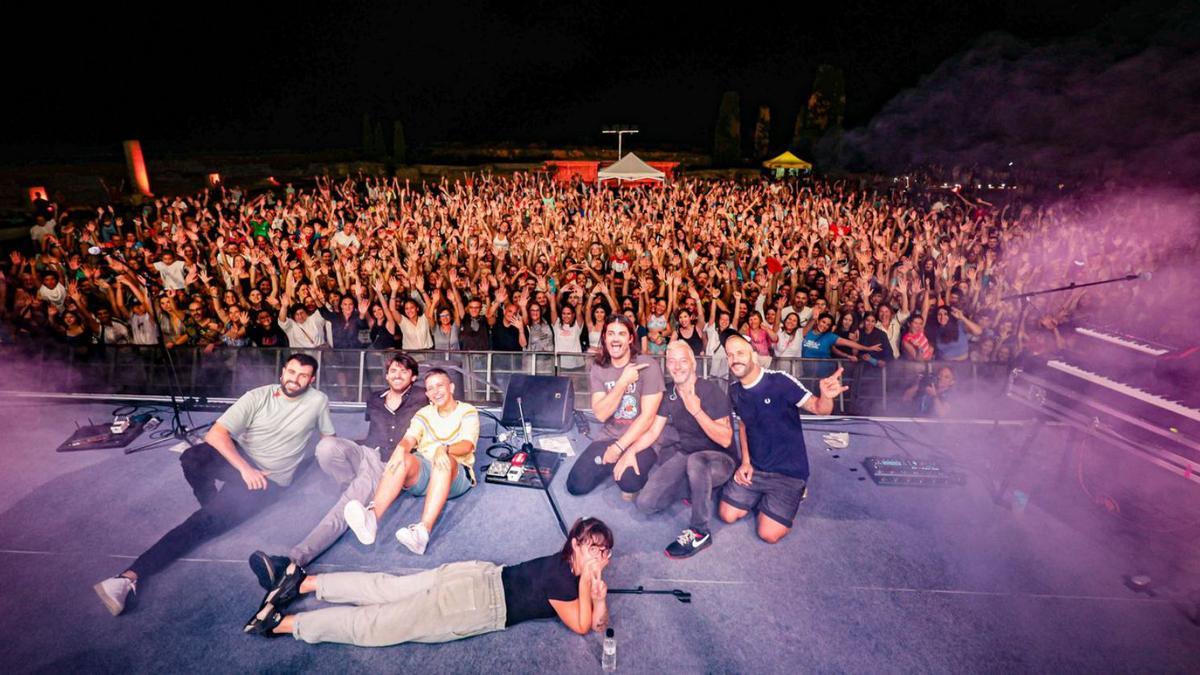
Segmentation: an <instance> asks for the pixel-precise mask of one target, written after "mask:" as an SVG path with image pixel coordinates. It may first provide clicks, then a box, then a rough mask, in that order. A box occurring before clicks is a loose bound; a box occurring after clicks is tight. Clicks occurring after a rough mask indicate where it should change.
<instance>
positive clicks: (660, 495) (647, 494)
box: [629, 340, 738, 558]
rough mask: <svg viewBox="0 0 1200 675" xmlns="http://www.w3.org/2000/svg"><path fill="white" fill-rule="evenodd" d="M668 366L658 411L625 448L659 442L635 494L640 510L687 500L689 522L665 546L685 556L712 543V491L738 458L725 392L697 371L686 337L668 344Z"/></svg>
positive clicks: (651, 510) (677, 555) (659, 508)
mask: <svg viewBox="0 0 1200 675" xmlns="http://www.w3.org/2000/svg"><path fill="white" fill-rule="evenodd" d="M667 372H668V373H670V374H671V380H672V384H671V386H670V387H669V388H668V389H667V391H666V397H665V398H664V399H663V402H662V405H660V406H659V408H658V416H657V418H655V420H654V424H653V425H652V426H651V427H650V431H648V432H647V433H645V434H643V435H642V437H641V438H639V439H638V440H637V441H635V442H634V444H633V446H632V447H631V448H630V449H629V451H630V452H642V451H643V450H644V449H646V448H649V447H650V445H651V444H654V443H657V444H658V446H659V449H658V464H657V465H655V467H654V471H653V472H652V473H651V474H650V478H649V480H647V481H646V486H645V487H643V488H642V491H641V492H640V493H639V494H638V496H637V507H638V510H640V511H642V512H643V513H657V512H659V511H662V510H663V509H665V508H667V507H668V506H670V505H671V504H673V503H675V502H676V501H679V500H680V499H682V498H684V497H686V498H688V499H690V500H691V519H690V520H689V521H688V527H687V528H685V529H684V530H683V532H682V533H681V534H680V535H679V537H678V538H676V539H675V541H673V542H671V544H670V545H669V546H667V555H668V556H670V557H672V558H687V557H689V556H692V555H694V554H696V553H699V552H700V551H701V550H703V549H705V548H707V547H709V546H711V545H712V530H711V529H710V528H709V524H708V523H709V517H710V516H711V514H712V496H713V491H714V490H717V489H720V487H721V486H722V485H724V484H725V483H726V482H727V481H728V480H729V478H730V477H731V476H732V475H733V470H734V468H736V467H737V463H738V460H737V458H736V455H735V452H736V451H735V450H733V448H732V445H733V427H732V426H731V425H730V423H729V414H730V410H729V397H728V396H726V395H725V392H723V391H721V388H720V387H718V386H717V385H716V384H715V383H713V382H711V381H709V380H702V379H698V378H697V377H696V355H695V352H694V351H692V348H691V346H690V345H688V343H686V342H683V341H682V340H676V341H674V342H672V343H671V344H669V345H667ZM664 432H666V433H664ZM647 451H649V450H647Z"/></svg>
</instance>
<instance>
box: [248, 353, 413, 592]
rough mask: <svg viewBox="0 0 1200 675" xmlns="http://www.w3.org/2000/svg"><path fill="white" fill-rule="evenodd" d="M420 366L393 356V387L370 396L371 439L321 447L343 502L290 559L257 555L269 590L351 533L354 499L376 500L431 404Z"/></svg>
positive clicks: (253, 559) (258, 572)
mask: <svg viewBox="0 0 1200 675" xmlns="http://www.w3.org/2000/svg"><path fill="white" fill-rule="evenodd" d="M417 371H418V366H417V362H416V360H415V359H413V357H411V356H409V355H408V354H405V353H403V352H400V353H397V354H395V355H394V356H392V358H391V360H390V361H389V362H388V366H387V372H386V373H385V376H384V377H385V378H386V380H387V389H384V390H383V391H376V392H372V393H371V394H370V395H369V396H368V397H367V421H368V423H369V426H368V429H367V437H366V439H365V440H363V442H362V443H357V442H355V441H352V440H349V439H346V438H340V437H337V436H331V437H329V438H322V439H321V441H320V442H319V443H317V464H318V465H320V467H321V470H322V471H324V472H325V473H326V474H328V475H329V477H330V478H333V479H334V480H335V481H337V484H338V487H339V488H340V489H341V490H342V494H341V497H340V498H339V499H338V501H337V503H336V504H334V505H333V507H332V508H330V509H329V512H328V513H326V514H325V517H324V518H322V519H321V522H320V523H319V524H317V526H316V527H315V528H313V530H312V532H310V533H309V534H308V536H307V537H305V538H304V540H303V541H301V542H300V543H299V544H296V545H295V546H293V547H292V550H291V551H290V552H289V553H288V555H287V556H277V555H267V554H266V553H264V552H262V551H255V552H254V553H253V554H252V555H251V556H250V569H251V570H253V571H254V575H255V576H256V577H257V578H258V583H259V584H261V585H262V586H263V588H265V589H267V590H270V589H271V587H273V586H274V585H275V584H276V583H277V582H278V581H279V578H280V576H281V575H282V574H283V573H284V570H285V569H286V568H287V566H288V563H291V562H295V563H296V564H297V565H298V566H299V567H300V568H301V569H303V568H304V567H305V566H307V565H308V564H309V563H310V562H312V561H313V560H314V559H315V558H316V557H317V556H319V555H321V553H322V552H324V551H325V549H327V548H329V547H330V546H332V545H333V543H334V542H335V541H337V540H338V539H339V538H340V537H341V536H342V533H344V532H345V531H346V518H345V508H346V504H348V503H349V502H350V501H351V500H359V501H362V500H366V499H370V497H371V495H373V494H375V488H377V487H378V486H379V479H380V478H381V477H382V476H383V466H384V463H386V462H387V461H388V460H390V459H391V457H392V451H393V449H395V448H396V446H398V445H400V440H401V438H402V436H403V434H404V432H405V431H407V430H408V427H409V425H410V424H411V423H412V419H413V416H414V415H415V414H416V413H417V411H418V410H420V409H421V408H423V407H424V406H425V405H426V404H427V403H428V402H429V400H428V399H427V398H426V397H425V389H424V388H423V387H421V386H419V385H417V384H416V380H417Z"/></svg>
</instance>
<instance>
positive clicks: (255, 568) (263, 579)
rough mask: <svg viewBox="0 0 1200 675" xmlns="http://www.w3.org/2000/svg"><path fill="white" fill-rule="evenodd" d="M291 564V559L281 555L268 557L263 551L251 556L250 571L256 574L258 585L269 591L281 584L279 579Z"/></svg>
mask: <svg viewBox="0 0 1200 675" xmlns="http://www.w3.org/2000/svg"><path fill="white" fill-rule="evenodd" d="M290 562H291V559H289V558H285V557H283V556H281V555H267V554H266V553H263V552H262V551H255V552H254V553H251V554H250V571H251V572H254V576H255V577H256V578H257V579H258V585H259V586H262V587H263V589H264V590H268V591H269V590H271V589H272V588H275V584H277V583H279V578H280V577H282V576H283V572H284V570H286V569H287V566H288V563H290Z"/></svg>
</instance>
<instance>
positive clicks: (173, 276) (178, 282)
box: [154, 260, 186, 291]
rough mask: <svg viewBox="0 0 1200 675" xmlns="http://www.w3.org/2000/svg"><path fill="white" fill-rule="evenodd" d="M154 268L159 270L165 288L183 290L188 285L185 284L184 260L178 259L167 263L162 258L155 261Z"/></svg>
mask: <svg viewBox="0 0 1200 675" xmlns="http://www.w3.org/2000/svg"><path fill="white" fill-rule="evenodd" d="M154 269H156V270H158V274H159V276H161V277H162V283H163V288H165V289H166V290H168V291H181V290H183V288H184V287H185V286H186V284H184V277H185V276H186V275H185V272H184V269H183V261H182V260H176V261H175V262H173V263H171V264H170V265H167V264H166V263H163V262H162V261H161V260H156V261H155V262H154Z"/></svg>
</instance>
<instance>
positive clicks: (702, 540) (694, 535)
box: [667, 527, 712, 558]
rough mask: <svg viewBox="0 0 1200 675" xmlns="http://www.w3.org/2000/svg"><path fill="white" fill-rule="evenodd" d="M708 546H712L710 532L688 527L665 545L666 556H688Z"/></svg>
mask: <svg viewBox="0 0 1200 675" xmlns="http://www.w3.org/2000/svg"><path fill="white" fill-rule="evenodd" d="M709 546H712V533H711V532H701V531H699V530H693V529H692V528H690V527H689V528H688V529H686V530H684V531H683V532H681V533H680V534H679V536H678V537H676V539H675V541H673V542H671V545H670V546H668V547H667V557H669V558H690V557H691V556H694V555H696V554H697V553H699V552H700V551H702V550H704V549H706V548H708V547H709Z"/></svg>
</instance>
